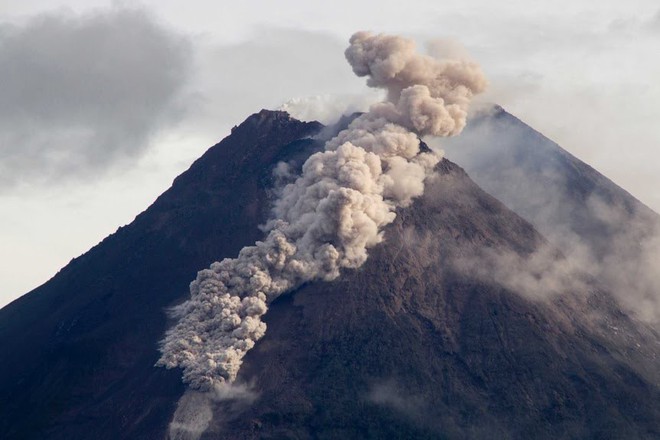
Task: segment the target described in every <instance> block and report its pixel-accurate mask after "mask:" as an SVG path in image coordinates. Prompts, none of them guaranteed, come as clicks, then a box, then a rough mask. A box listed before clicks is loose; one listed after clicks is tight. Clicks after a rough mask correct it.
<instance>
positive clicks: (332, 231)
mask: <svg viewBox="0 0 660 440" xmlns="http://www.w3.org/2000/svg"><path fill="white" fill-rule="evenodd" d="M346 58H347V59H348V61H349V62H350V64H351V66H352V67H353V71H354V72H355V73H356V74H357V75H358V76H367V77H368V84H369V85H370V86H371V87H378V88H384V89H385V90H386V91H387V95H388V99H387V101H386V102H382V103H378V104H375V105H373V106H372V107H371V109H370V111H369V112H368V113H366V114H364V115H362V116H360V117H358V118H357V119H355V120H354V121H353V122H352V123H351V124H350V125H349V127H348V128H347V129H346V130H344V131H342V132H340V133H339V134H338V135H337V136H336V137H335V138H333V139H331V140H330V141H328V142H327V143H326V145H325V150H324V151H322V152H319V153H316V154H314V155H312V156H310V157H309V159H307V161H306V162H305V164H304V165H303V168H302V174H301V175H300V176H299V177H298V178H297V179H296V180H295V181H294V182H293V183H290V184H288V185H286V186H285V187H284V188H283V189H282V192H281V195H280V197H279V199H278V200H277V201H276V202H275V205H274V208H273V211H272V214H273V215H272V218H271V220H270V221H268V223H267V224H266V227H265V231H266V237H265V238H264V240H263V241H259V242H257V243H256V244H255V245H254V246H248V247H245V248H243V249H242V250H241V251H240V253H239V255H238V257H237V258H233V259H225V260H223V261H221V262H216V263H213V264H212V265H211V267H210V268H209V269H205V270H202V271H200V272H199V273H198V275H197V279H196V280H195V281H193V282H192V283H191V286H190V294H191V298H190V299H189V300H188V301H186V302H185V303H183V304H182V305H180V306H178V307H177V308H176V309H175V311H174V313H175V316H176V317H178V318H179V322H178V323H177V324H176V326H174V327H173V328H172V329H170V330H169V331H168V332H167V334H166V337H165V339H164V341H163V344H162V347H161V351H162V357H161V358H160V360H159V361H158V365H161V366H165V367H167V368H173V367H181V368H183V379H184V381H185V382H187V383H189V384H190V385H191V386H192V387H194V388H199V389H202V390H206V389H211V388H213V387H214V386H217V385H220V384H222V383H224V382H225V381H228V382H232V381H234V380H235V379H236V375H237V373H238V370H239V368H240V366H241V363H242V359H243V356H245V353H246V352H247V351H248V350H250V349H251V348H252V347H253V346H254V344H255V342H256V341H257V340H258V339H260V338H261V337H263V336H264V334H265V332H266V325H265V324H264V323H263V322H262V320H261V317H262V316H263V315H264V314H265V313H266V311H267V310H268V304H269V303H270V302H272V301H273V300H274V299H275V298H277V297H278V296H279V295H281V294H283V293H285V292H287V291H289V290H291V289H294V288H296V287H297V286H300V285H301V284H302V283H304V282H307V281H312V280H333V279H335V278H337V277H338V276H339V274H340V271H341V269H342V268H358V267H360V266H361V265H362V264H363V263H364V262H365V261H366V259H367V250H368V249H369V248H370V247H372V246H374V245H376V244H378V243H379V242H381V241H382V240H383V228H384V226H386V225H388V224H389V223H391V222H392V221H394V218H395V216H396V215H395V210H396V208H398V207H403V206H407V205H409V204H410V203H411V201H412V199H413V198H414V197H417V196H419V195H421V194H422V193H423V191H424V180H425V178H426V176H427V175H429V174H430V173H431V172H432V170H433V167H434V166H435V165H436V163H437V162H438V160H439V159H440V158H439V157H438V156H436V155H435V154H433V153H424V152H420V140H419V138H418V136H419V135H435V136H450V135H455V134H458V133H459V132H460V131H461V130H462V128H463V127H464V126H465V119H466V115H467V108H468V104H469V102H470V100H471V98H472V97H473V95H474V94H475V93H479V92H481V91H483V90H484V88H485V85H486V81H485V79H484V76H483V74H482V73H481V70H480V69H479V67H478V66H477V65H475V64H473V63H471V62H467V61H455V60H437V59H434V58H431V57H429V56H426V55H421V54H418V53H416V52H415V45H414V43H413V42H412V41H411V40H408V39H405V38H401V37H397V36H389V35H372V34H370V33H367V32H358V33H356V34H354V35H353V36H352V37H351V39H350V46H349V47H348V49H347V50H346Z"/></svg>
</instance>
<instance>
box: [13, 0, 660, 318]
mask: <svg viewBox="0 0 660 440" xmlns="http://www.w3.org/2000/svg"><path fill="white" fill-rule="evenodd" d="M357 30H371V31H374V32H387V33H397V34H401V35H405V36H408V37H411V38H414V39H415V40H416V41H417V42H418V45H419V46H420V47H425V45H427V46H426V47H428V50H429V51H433V48H434V47H437V42H439V41H440V42H443V43H444V44H443V47H445V51H447V50H448V51H449V52H451V53H450V55H460V56H467V57H470V58H471V59H473V60H475V61H477V62H478V63H480V64H481V66H482V67H483V69H484V71H485V73H486V75H487V76H488V78H489V81H490V86H489V90H488V92H487V93H486V94H485V96H484V97H483V100H484V101H485V102H495V103H498V104H500V105H502V106H503V107H504V108H505V109H506V110H507V111H509V112H510V113H512V114H514V115H516V116H517V117H519V118H520V119H522V120H523V121H525V122H526V123H528V124H529V125H531V126H532V127H534V128H535V129H537V130H538V131H540V132H541V133H543V134H544V135H546V136H548V137H549V138H551V139H552V140H554V141H556V142H557V143H559V144H560V145H561V146H562V147H564V148H565V149H567V150H568V151H569V152H571V153H572V154H574V155H576V156H577V157H578V158H580V159H582V160H584V161H585V162H587V163H589V164H590V165H592V166H593V167H595V168H596V169H598V170H599V171H601V172H602V173H603V174H605V175H606V176H607V177H609V178H611V179H612V180H614V181H615V182H616V183H617V184H619V185H620V186H622V187H623V188H624V189H626V190H628V191H629V192H631V193H632V194H633V195H634V196H636V197H637V198H639V199H640V200H641V201H642V202H644V203H646V204H647V205H648V206H650V207H651V208H653V209H655V210H656V211H660V190H659V189H658V188H660V172H659V171H660V149H658V148H657V147H658V146H659V144H660V128H659V127H660V125H658V124H657V122H656V119H657V117H658V115H660V84H659V83H658V78H660V57H658V56H657V55H658V54H659V53H660V4H658V3H657V1H655V0H632V1H627V2H620V1H611V0H603V1H600V2H593V1H588V0H572V1H566V0H554V1H533V0H526V1H522V0H521V1H508V2H496V3H494V2H489V1H486V0H463V1H461V2H451V1H450V2H439V1H437V0H433V1H415V0H408V1H406V2H400V1H398V2H397V1H391V0H381V1H380V2H378V7H374V2H373V1H356V0H353V1H343V0H338V1H335V2H331V3H330V2H315V1H304V2H303V1H292V0H282V1H278V2H273V1H265V0H252V1H249V2H239V1H234V2H226V1H222V2H209V1H201V0H188V1H186V2H175V1H171V0H161V1H155V0H144V1H142V2H127V1H121V2H118V1H114V2H108V1H100V0H86V1H76V0H68V1H66V0H62V1H58V0H48V1H45V0H27V1H26V0H21V1H19V0H0V66H1V68H0V97H2V98H1V99H0V307H1V306H3V305H4V304H6V303H8V302H10V301H12V300H13V299H15V298H17V297H18V296H20V295H22V294H24V293H26V292H28V291H30V290H32V289H33V288H35V287H37V286H39V285H40V284H42V283H44V282H45V281H47V280H48V279H49V278H51V277H52V276H53V275H54V274H55V273H56V272H57V271H58V270H59V269H61V268H62V267H64V266H65V265H66V264H67V263H68V262H69V261H70V260H71V259H72V258H75V257H77V256H79V255H81V254H83V253H85V252H86V251H87V250H89V249H90V248H91V247H92V246H94V245H95V244H97V243H98V242H100V241H101V240H102V239H103V238H104V237H106V236H107V235H109V234H111V233H113V232H114V231H116V229H117V228H118V227H120V226H122V225H125V224H128V223H130V222H131V221H132V220H133V219H134V217H135V216H136V215H137V214H139V213H140V212H141V211H143V210H144V209H146V208H147V207H148V206H149V205H150V204H151V203H152V202H153V201H154V200H155V198H156V197H157V196H158V195H159V194H160V193H162V192H163V191H165V190H166V189H167V188H168V187H169V186H170V185H171V182H172V180H173V179H174V177H176V176H177V175H178V174H180V173H181V172H183V171H185V170H186V169H187V168H188V167H189V166H190V164H191V163H192V161H194V160H195V159H196V158H197V157H199V156H200V155H201V154H202V153H203V152H204V151H205V150H206V149H208V148H209V147H210V146H212V145H213V144H215V143H216V142H218V141H219V140H221V139H222V138H223V137H225V136H226V135H227V134H228V133H229V130H230V129H231V127H232V126H234V125H237V124H239V123H240V122H242V121H243V120H244V119H245V118H246V117H247V116H249V115H250V114H251V113H254V112H257V111H259V110H260V109H262V108H269V109H277V108H280V107H282V106H283V105H285V107H284V108H287V109H290V110H291V111H292V112H295V114H296V115H298V116H300V117H307V118H320V119H322V120H323V122H328V121H329V120H330V119H331V118H332V116H336V115H337V114H339V113H341V111H344V110H346V109H348V110H357V109H363V108H364V107H365V106H366V105H367V104H368V103H369V102H371V101H373V100H374V99H375V95H374V93H373V92H372V91H370V90H368V89H367V88H366V87H365V85H364V80H363V79H360V78H357V77H355V75H353V73H352V72H351V70H350V67H349V65H348V63H346V61H345V60H344V57H343V51H344V48H345V47H346V45H347V40H348V38H349V37H350V35H351V34H352V33H353V32H355V31H357ZM446 48H449V49H446Z"/></svg>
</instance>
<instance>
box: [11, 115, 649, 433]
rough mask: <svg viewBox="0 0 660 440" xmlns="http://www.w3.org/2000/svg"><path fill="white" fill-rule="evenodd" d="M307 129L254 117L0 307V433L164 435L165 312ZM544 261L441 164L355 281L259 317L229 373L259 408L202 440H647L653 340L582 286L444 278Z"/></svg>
mask: <svg viewBox="0 0 660 440" xmlns="http://www.w3.org/2000/svg"><path fill="white" fill-rule="evenodd" d="M320 128H321V126H320V125H319V124H316V123H302V122H299V121H295V120H292V119H290V118H289V117H288V116H287V115H286V114H284V113H281V112H266V111H262V112H260V113H259V114H256V115H253V116H251V117H250V118H248V120H246V121H245V122H244V123H243V124H241V125H240V126H238V127H236V128H235V129H234V130H233V131H232V135H231V136H229V137H228V138H226V139H225V140H223V141H222V142H221V143H220V144H218V145H216V146H214V147H213V148H211V149H210V150H209V151H208V152H207V153H206V154H205V155H204V156H203V157H202V158H200V159H199V160H198V161H197V162H195V164H193V166H192V167H191V168H190V169H189V170H188V171H187V172H186V173H184V174H182V175H181V176H180V177H178V178H177V179H176V180H175V182H174V185H173V186H172V188H171V189H170V190H168V191H167V192H166V193H164V194H163V195H162V196H161V197H159V199H158V200H157V201H156V202H155V203H154V204H153V205H152V206H151V207H150V208H149V209H148V210H147V211H145V212H144V213H143V214H141V215H139V216H138V217H137V218H136V220H135V221H134V222H133V223H132V224H131V225H129V226H126V227H124V228H120V230H119V231H117V233H115V234H113V235H112V236H110V237H108V238H107V239H106V240H104V241H103V242H102V243H100V244H99V245H98V246H96V247H94V248H93V249H92V250H90V251H89V252H88V253H87V254H85V255H83V256H82V257H80V258H77V259H75V260H74V261H72V262H71V263H70V264H69V265H68V266H67V267H65V268H64V269H63V270H62V271H61V272H60V273H58V274H57V275H56V276H55V277H54V278H53V279H52V280H50V281H49V282H48V283H46V284H44V285H43V286H41V287H40V288H38V289H36V290H34V291H33V292H31V293H29V294H27V295H26V296H24V297H23V298H21V299H19V300H17V301H15V302H14V303H12V304H10V305H9V306H7V307H5V308H4V309H2V310H0V350H1V351H0V358H1V359H2V360H3V362H2V363H1V364H0V408H1V410H0V438H20V439H23V438H25V439H29V438H34V439H37V438H53V439H71V438H98V439H118V438H127V439H128V438H130V439H134V438H145V439H147V438H148V439H158V438H164V437H165V435H166V428H167V423H168V422H169V420H170V418H171V416H172V413H173V411H174V409H175V405H176V402H177V400H178V399H179V397H180V396H181V394H182V392H183V389H184V388H183V386H182V384H181V382H180V372H179V371H176V370H174V371H167V370H164V369H161V368H154V367H153V364H154V363H155V361H156V359H157V358H158V353H157V343H158V341H159V340H160V338H161V337H162V336H163V333H164V330H165V329H166V327H167V325H168V322H167V320H166V315H165V309H166V307H167V306H170V305H172V304H174V303H176V302H179V301H182V300H184V299H185V298H186V297H187V296H188V291H187V286H188V283H189V282H190V281H191V280H192V279H193V278H194V276H195V273H196V271H197V270H199V269H202V268H204V267H207V266H208V264H210V263H211V262H212V261H214V260H217V259H220V258H223V257H228V256H229V257H233V256H235V255H236V254H237V253H238V250H239V249H240V248H241V247H242V246H244V245H248V244H252V243H253V242H254V241H255V240H256V239H259V238H260V237H261V233H260V232H259V230H258V228H257V225H258V224H259V223H260V222H261V221H263V220H264V218H265V215H266V213H267V210H268V207H269V199H268V197H269V193H268V188H269V187H270V186H271V184H272V182H271V180H270V176H271V170H272V167H273V166H274V165H275V163H276V162H277V161H278V160H282V159H284V160H290V159H293V160H297V161H298V162H300V161H301V160H302V159H303V158H304V157H305V156H306V155H308V154H309V153H310V152H311V151H314V150H315V149H317V148H318V147H319V143H318V142H317V141H313V140H309V139H305V137H307V136H309V135H311V134H314V133H316V132H318V131H319V130H320ZM541 246H547V243H546V242H545V239H544V238H543V237H542V236H541V235H539V233H538V232H536V230H535V229H534V227H533V226H532V225H531V224H530V223H528V222H527V221H525V220H523V219H522V218H521V217H519V216H518V215H516V214H514V213H513V212H512V211H510V210H509V209H507V208H506V207H505V206H504V205H503V204H501V203H500V202H498V201H497V200H496V199H494V198H493V197H491V196H489V195H488V194H486V193H485V192H483V191H482V190H481V189H480V188H479V187H477V186H476V185H475V184H474V183H473V182H472V181H471V180H470V178H469V177H468V176H467V175H466V174H465V173H464V172H463V171H462V169H460V168H459V167H457V166H456V165H454V164H453V163H451V162H449V161H447V160H444V161H443V162H441V164H439V166H438V176H437V177H436V178H435V179H434V180H433V182H431V183H430V184H429V186H428V189H427V192H426V193H425V195H424V197H422V198H420V199H419V200H417V201H416V202H415V203H414V204H413V205H412V206H411V207H410V208H407V209H405V210H401V212H399V213H398V217H397V220H396V222H395V223H394V224H393V225H391V226H390V227H388V229H387V231H386V241H385V243H383V244H382V245H380V246H378V247H376V248H374V249H372V250H371V254H370V258H369V260H368V262H367V263H366V264H365V265H364V267H362V268H361V269H359V270H356V271H346V273H344V274H343V275H342V277H341V278H340V279H338V280H336V281H334V282H332V283H311V284H308V285H306V286H303V287H302V288H301V289H299V290H298V291H296V292H292V293H290V294H288V295H285V296H283V297H281V298H280V299H278V300H277V301H275V302H274V303H273V304H272V307H271V310H270V311H269V312H268V314H267V315H266V321H267V324H268V332H267V335H266V337H265V338H264V339H263V340H262V341H260V342H259V343H258V344H257V346H256V347H255V348H254V349H253V350H252V351H251V352H250V353H248V355H247V357H246V359H245V364H244V367H243V369H242V370H241V373H240V378H241V380H244V381H246V382H248V383H252V384H253V386H254V388H255V390H256V391H257V392H258V393H259V398H258V399H257V400H256V401H255V402H254V403H253V404H251V405H249V406H246V407H243V408H238V409H237V407H236V406H234V405H233V404H231V405H230V404H227V403H219V404H218V407H217V408H216V410H215V418H214V420H213V422H212V426H211V427H210V429H209V431H208V432H207V433H206V434H205V436H204V438H236V439H243V438H488V439H490V438H520V439H527V438H657V437H658V436H659V435H660V432H659V431H658V425H659V423H658V421H660V409H659V408H658V407H657V404H656V403H657V402H658V400H659V398H660V395H659V392H658V386H657V384H655V383H653V381H652V380H650V379H649V378H648V377H647V376H645V375H644V374H643V371H647V370H648V368H653V367H655V368H656V369H657V367H658V362H657V358H655V359H654V358H653V357H652V356H651V355H649V354H648V353H653V351H652V350H651V349H649V350H648V351H646V352H644V353H645V355H644V356H641V355H640V356H638V357H635V358H634V360H635V361H638V362H642V363H643V362H645V363H647V365H646V366H645V367H646V369H643V368H637V367H635V366H634V365H632V364H633V362H632V359H633V357H626V356H627V353H628V352H629V348H630V347H635V344H637V343H639V342H642V343H644V344H647V343H649V340H651V342H654V343H656V344H657V337H656V336H657V335H654V334H653V333H649V332H647V331H646V330H645V329H643V328H642V327H640V326H638V325H637V324H636V323H635V322H633V321H631V320H630V319H629V318H628V317H627V316H626V315H625V314H623V313H622V312H620V311H619V310H618V308H617V306H616V303H614V302H613V301H612V299H611V297H610V296H609V295H608V294H607V293H606V292H605V291H603V290H602V289H601V288H600V287H599V286H597V285H595V284H594V285H590V288H589V289H588V291H587V292H577V293H576V292H572V293H573V295H568V296H565V297H560V298H558V299H556V300H555V301H554V302H548V301H545V302H539V301H532V300H530V299H528V296H526V295H520V294H518V293H514V292H512V291H510V290H507V289H506V288H505V287H504V286H502V285H501V284H499V283H497V282H495V281H493V280H488V279H484V278H483V277H476V276H473V275H472V274H471V273H470V272H469V271H465V270H458V269H457V268H456V267H455V264H454V262H455V261H457V259H460V257H461V256H464V255H465V254H470V253H471V252H473V251H474V249H479V248H484V247H488V248H494V249H500V250H503V251H506V252H509V253H512V254H515V255H518V256H520V257H521V258H525V257H526V256H528V255H530V254H532V253H533V252H534V251H535V250H537V249H538V248H539V247H541ZM524 293H526V292H523V294H524ZM527 293H533V292H527ZM578 293H579V294H578ZM594 314H597V315H598V316H600V317H602V318H603V319H605V320H606V321H607V322H608V323H610V324H612V325H616V326H617V328H620V329H625V330H626V335H628V336H629V339H628V340H626V341H621V340H616V339H612V338H610V337H609V335H608V334H605V333H603V332H602V331H600V327H594V326H592V325H590V320H589V319H587V317H591V316H593V315H594ZM653 337H656V339H655V340H653V339H652V338H653ZM645 348H646V347H645Z"/></svg>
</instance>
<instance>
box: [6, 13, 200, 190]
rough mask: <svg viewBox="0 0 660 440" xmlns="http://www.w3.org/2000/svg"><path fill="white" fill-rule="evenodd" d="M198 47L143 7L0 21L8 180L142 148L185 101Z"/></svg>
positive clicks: (83, 169)
mask: <svg viewBox="0 0 660 440" xmlns="http://www.w3.org/2000/svg"><path fill="white" fill-rule="evenodd" d="M190 48H191V46H190V44H189V41H188V40H187V39H186V38H185V37H183V36H181V35H179V34H177V33H175V32H173V31H170V30H169V29H167V28H165V27H163V26H162V25H161V24H159V23H158V22H156V21H155V20H154V19H153V18H152V17H151V16H150V15H148V14H147V13H145V12H144V11H142V10H138V9H126V8H112V9H104V10H98V11H94V12H91V13H87V14H82V15H76V14H73V13H70V12H57V13H48V14H41V15H37V16H33V17H31V18H30V19H29V20H28V21H26V22H25V23H23V24H20V25H11V24H6V23H5V24H0V65H2V66H3V68H2V69H1V70H0V95H1V96H2V100H0V145H1V148H0V190H2V189H7V188H11V187H15V186H16V185H18V184H26V183H27V184H31V183H39V182H52V181H54V180H57V179H66V178H70V177H72V176H78V177H80V176H85V177H89V176H92V175H94V174H97V173H99V172H100V171H102V170H105V169H107V168H108V167H110V166H111V165H114V164H116V163H118V162H122V161H125V160H127V159H132V158H135V157H138V156H139V155H140V154H141V153H143V152H144V151H145V149H146V148H147V146H148V143H149V139H150V137H151V136H152V135H153V134H154V133H155V132H156V131H157V130H158V129H159V128H161V127H162V126H163V125H164V124H166V123H170V122H173V121H176V120H177V119H178V118H179V117H180V116H181V114H182V112H183V110H184V107H183V101H182V100H181V99H180V98H181V92H182V90H183V86H184V84H185V83H186V80H187V77H188V65H189V58H190V57H189V53H190Z"/></svg>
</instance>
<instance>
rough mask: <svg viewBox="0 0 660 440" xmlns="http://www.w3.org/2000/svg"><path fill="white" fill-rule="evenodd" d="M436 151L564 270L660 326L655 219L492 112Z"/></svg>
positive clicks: (659, 234)
mask: <svg viewBox="0 0 660 440" xmlns="http://www.w3.org/2000/svg"><path fill="white" fill-rule="evenodd" d="M442 147H443V148H445V149H446V152H447V156H448V157H449V158H450V159H451V160H454V161H456V162H457V163H459V164H461V166H463V167H465V169H466V170H467V172H468V173H469V174H470V176H471V177H472V178H473V179H474V180H475V181H476V182H477V183H478V184H479V185H480V186H481V187H482V188H484V189H485V190H486V191H488V192H489V193H490V194H492V195H494V196H495V197H497V198H498V199H500V200H501V201H502V202H504V203H505V204H506V205H507V206H508V207H510V208H511V209H513V210H514V211H515V212H517V213H518V214H519V215H521V216H522V217H524V218H526V219H527V220H529V221H530V222H531V223H532V224H534V226H535V227H537V228H538V230H539V231H541V233H543V234H544V235H545V236H546V237H548V238H549V239H550V240H551V241H552V243H553V244H554V245H556V246H558V247H559V248H560V249H561V250H562V251H563V252H564V253H565V254H566V255H567V257H568V260H569V263H566V266H569V265H570V266H572V267H574V268H580V269H581V270H585V271H588V272H590V273H591V274H592V275H594V276H595V277H597V278H598V279H600V280H601V281H602V282H603V283H604V284H607V285H610V286H612V292H613V293H614V294H615V295H617V298H618V300H619V301H620V302H621V303H622V304H623V305H624V306H625V307H626V308H627V309H628V310H629V311H631V312H633V313H634V314H635V315H636V316H638V317H639V318H641V319H643V320H645V321H648V322H654V323H655V325H656V327H657V326H660V271H658V270H657V268H658V267H660V216H658V214H656V213H655V212H653V211H652V210H651V209H649V208H648V207H646V206H645V205H644V204H642V203H641V202H639V201H638V200H637V199H635V198H634V197H632V196H631V195H630V194H629V193H627V192H626V191H624V190H623V189H621V188H620V187H618V186H617V185H615V184H614V183H613V182H612V181H610V180H609V179H608V178H606V177H605V176H603V175H602V174H600V173H599V172H598V171H596V170H594V169H593V168H592V167H590V166H589V165H587V164H585V163H583V162H581V161H580V160H578V159H576V158H575V157H573V156H572V155H571V154H570V153H568V152H566V151H565V150H563V149H562V148H561V147H560V146H558V145H557V144H556V143H554V142H552V141H551V140H549V139H547V138H545V137H544V136H543V135H541V134H540V133H538V132H536V131H534V130H531V129H530V127H528V126H527V125H525V124H524V123H523V122H521V121H520V120H518V119H517V118H515V117H513V116H512V115H510V114H508V113H506V112H505V111H504V110H503V109H502V108H500V107H497V106H495V107H494V108H492V109H490V110H488V111H485V112H482V113H481V114H480V115H479V114H478V115H477V116H476V117H475V118H473V119H471V120H470V123H469V124H468V127H467V129H466V130H465V132H464V133H463V134H462V135H461V136H459V137H455V138H452V139H450V140H447V141H446V142H443V144H442ZM621 154H625V151H624V150H623V149H622V151H621Z"/></svg>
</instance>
